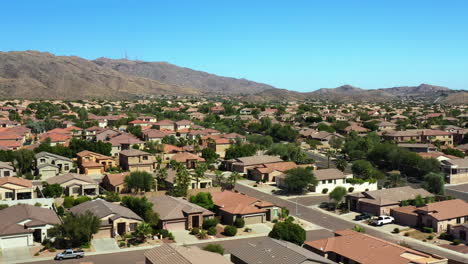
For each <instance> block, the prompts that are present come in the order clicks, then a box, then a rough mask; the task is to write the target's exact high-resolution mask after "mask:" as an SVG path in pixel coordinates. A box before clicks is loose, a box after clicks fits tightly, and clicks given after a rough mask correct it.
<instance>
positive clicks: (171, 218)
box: [148, 195, 214, 231]
mask: <svg viewBox="0 0 468 264" xmlns="http://www.w3.org/2000/svg"><path fill="white" fill-rule="evenodd" d="M148 201H149V202H151V203H153V211H154V212H156V213H158V214H159V223H158V226H159V227H160V228H162V229H167V230H170V231H171V230H185V229H187V230H190V229H192V228H195V227H197V228H201V226H202V225H203V221H204V220H205V219H209V218H213V217H214V213H213V212H211V211H210V210H207V209H205V208H203V207H201V206H198V205H196V204H193V203H190V202H189V201H187V200H185V199H183V198H177V197H172V196H165V195H164V196H158V197H151V198H149V199H148Z"/></svg>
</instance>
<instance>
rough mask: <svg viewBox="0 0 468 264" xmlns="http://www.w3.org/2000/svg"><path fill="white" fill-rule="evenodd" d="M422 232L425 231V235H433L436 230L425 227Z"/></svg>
mask: <svg viewBox="0 0 468 264" xmlns="http://www.w3.org/2000/svg"><path fill="white" fill-rule="evenodd" d="M422 231H423V232H424V233H433V232H434V228H432V227H427V226H425V227H423V228H422Z"/></svg>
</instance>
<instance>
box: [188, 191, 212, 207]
mask: <svg viewBox="0 0 468 264" xmlns="http://www.w3.org/2000/svg"><path fill="white" fill-rule="evenodd" d="M189 200H190V202H191V203H194V204H196V205H199V206H201V207H203V208H205V209H208V210H213V208H214V202H213V197H212V196H211V193H209V192H199V193H197V195H192V196H190V199H189Z"/></svg>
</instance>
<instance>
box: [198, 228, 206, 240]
mask: <svg viewBox="0 0 468 264" xmlns="http://www.w3.org/2000/svg"><path fill="white" fill-rule="evenodd" d="M198 237H199V238H200V239H205V238H207V237H208V233H207V232H206V231H205V230H200V233H199V234H198Z"/></svg>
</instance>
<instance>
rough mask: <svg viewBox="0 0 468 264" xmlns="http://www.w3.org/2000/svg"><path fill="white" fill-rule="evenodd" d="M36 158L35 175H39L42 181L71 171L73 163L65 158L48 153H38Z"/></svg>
mask: <svg viewBox="0 0 468 264" xmlns="http://www.w3.org/2000/svg"><path fill="white" fill-rule="evenodd" d="M35 158H36V175H40V176H41V179H42V180H47V179H49V178H51V177H54V176H57V175H60V174H65V173H69V172H70V171H71V170H72V169H73V161H72V160H71V159H69V158H67V157H63V156H60V155H56V154H53V153H49V152H45V151H43V152H39V153H37V154H36V156H35Z"/></svg>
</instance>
